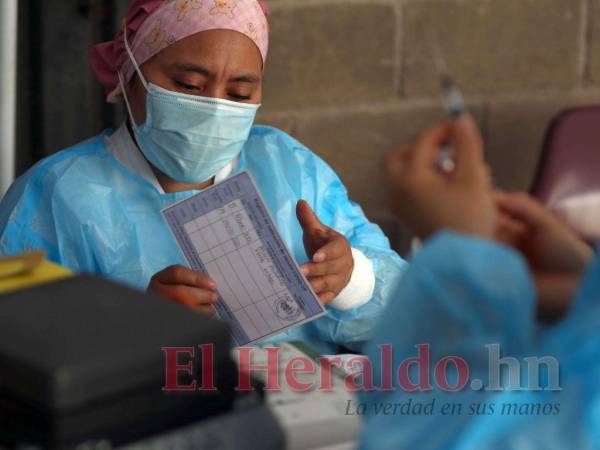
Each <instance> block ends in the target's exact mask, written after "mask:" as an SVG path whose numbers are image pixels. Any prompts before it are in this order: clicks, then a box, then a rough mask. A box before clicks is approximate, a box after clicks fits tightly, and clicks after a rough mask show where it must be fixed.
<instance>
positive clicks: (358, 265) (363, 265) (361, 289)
mask: <svg viewBox="0 0 600 450" xmlns="http://www.w3.org/2000/svg"><path fill="white" fill-rule="evenodd" d="M352 258H353V259H354V269H353V270H352V276H351V277H350V281H349V282H348V284H347V285H346V287H345V288H344V289H342V292H340V293H339V295H338V296H337V297H336V298H335V299H334V300H333V301H332V302H331V303H330V304H329V306H331V307H333V308H335V309H339V310H340V311H348V310H350V309H354V308H358V307H359V306H362V305H364V304H365V303H367V302H368V301H369V300H371V297H373V291H374V290H375V272H374V271H373V263H372V262H371V260H370V259H369V258H367V257H366V256H365V255H364V253H363V252H361V251H360V250H357V249H355V248H353V249H352Z"/></svg>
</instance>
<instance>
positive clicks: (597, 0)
mask: <svg viewBox="0 0 600 450" xmlns="http://www.w3.org/2000/svg"><path fill="white" fill-rule="evenodd" d="M588 20H589V24H590V33H589V39H590V40H589V45H590V47H589V58H590V60H589V71H590V72H589V77H590V81H592V82H593V83H600V0H591V2H590V10H589V17H588Z"/></svg>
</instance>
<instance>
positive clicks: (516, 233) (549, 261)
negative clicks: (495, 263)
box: [495, 193, 593, 320]
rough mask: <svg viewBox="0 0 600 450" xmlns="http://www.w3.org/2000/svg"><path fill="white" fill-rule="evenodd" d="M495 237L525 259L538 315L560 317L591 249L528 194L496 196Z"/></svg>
mask: <svg viewBox="0 0 600 450" xmlns="http://www.w3.org/2000/svg"><path fill="white" fill-rule="evenodd" d="M495 200H496V205H497V208H498V211H499V214H500V215H499V217H500V218H499V221H498V227H497V231H496V237H497V239H498V240H499V241H501V242H504V243H506V244H508V245H510V246H512V247H514V248H515V249H517V250H518V251H520V252H521V253H522V254H523V255H524V256H525V258H526V259H527V261H528V263H529V266H530V268H531V271H532V273H533V276H534V280H535V285H536V290H537V296H538V316H539V317H540V318H542V319H546V320H555V319H558V318H560V317H561V316H562V315H563V314H564V313H565V312H566V311H567V309H568V307H569V305H570V303H571V300H572V299H573V297H574V295H575V292H576V290H577V286H578V285H579V282H580V279H581V277H582V276H583V274H584V272H585V270H586V268H587V266H588V265H589V263H590V262H591V260H592V258H593V251H592V249H591V247H590V246H589V245H587V244H586V243H585V242H584V241H583V240H582V239H580V238H579V237H578V236H577V235H576V234H575V232H574V231H572V230H571V229H570V228H569V227H568V226H567V225H566V224H565V223H564V222H563V221H562V220H561V219H560V218H559V217H558V216H556V215H555V214H553V213H552V212H551V211H548V210H547V209H546V208H544V206H543V205H542V204H540V203H539V202H538V201H537V200H535V199H533V198H532V197H530V196H529V195H527V194H524V193H516V194H504V193H498V194H496V196H495Z"/></svg>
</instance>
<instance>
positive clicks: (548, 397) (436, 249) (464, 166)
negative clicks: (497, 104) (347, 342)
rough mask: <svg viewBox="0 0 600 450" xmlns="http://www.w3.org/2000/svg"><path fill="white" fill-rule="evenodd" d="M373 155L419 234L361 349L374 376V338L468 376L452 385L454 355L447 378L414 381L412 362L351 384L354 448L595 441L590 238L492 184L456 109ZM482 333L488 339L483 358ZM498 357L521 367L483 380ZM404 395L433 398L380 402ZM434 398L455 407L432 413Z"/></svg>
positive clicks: (599, 356)
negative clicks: (533, 363)
mask: <svg viewBox="0 0 600 450" xmlns="http://www.w3.org/2000/svg"><path fill="white" fill-rule="evenodd" d="M448 143H449V144H451V145H452V146H453V147H454V149H455V152H456V154H455V164H456V168H455V170H454V171H453V172H451V173H444V172H441V171H440V170H438V168H437V166H436V158H437V154H438V149H439V147H440V146H441V145H442V144H448ZM386 163H387V164H386V165H387V168H388V174H389V179H390V181H389V184H390V188H391V205H392V207H393V208H394V210H395V212H396V213H397V214H398V215H399V216H400V217H401V218H402V220H403V221H404V222H405V223H406V224H407V225H408V226H409V227H410V228H411V229H412V230H414V232H415V233H416V234H417V235H418V236H419V237H420V238H421V239H423V240H424V241H425V245H424V247H423V248H422V249H421V250H420V252H419V253H418V254H417V255H416V256H415V257H414V259H413V260H412V261H411V264H410V267H409V268H408V270H407V272H406V274H405V276H404V277H403V278H402V280H401V282H400V283H399V285H398V287H397V291H396V295H395V297H394V301H392V302H390V305H389V308H388V310H387V312H386V314H385V315H384V318H383V319H382V321H381V322H380V324H379V327H378V329H377V331H376V333H375V336H374V339H373V342H372V343H370V345H369V347H368V352H367V354H368V356H369V357H370V359H371V361H372V364H373V367H375V377H374V379H375V380H379V382H381V380H383V378H384V377H385V376H386V374H385V373H383V369H382V367H381V366H380V364H378V363H377V361H378V358H379V357H380V356H379V355H380V347H379V346H380V345H383V344H390V345H392V359H393V361H394V363H395V364H399V362H401V361H406V358H410V357H414V354H415V346H417V345H420V344H426V345H427V348H428V352H429V353H428V355H427V356H428V360H429V361H431V365H433V364H434V363H435V362H437V361H442V360H443V358H444V357H448V356H451V355H453V356H457V357H460V358H462V359H463V360H464V361H465V362H466V364H467V372H466V375H467V380H468V383H466V384H463V386H462V387H460V389H459V390H457V391H456V392H453V391H452V388H453V387H456V386H457V384H456V383H457V382H458V381H460V380H461V378H460V374H461V372H460V370H459V368H458V366H456V367H455V370H449V375H450V376H449V382H450V385H448V386H445V387H444V388H442V389H440V386H439V385H436V386H433V385H430V386H427V383H425V384H422V383H423V380H422V379H421V378H419V377H420V376H424V375H423V373H420V372H419V371H418V370H417V367H415V364H413V365H412V366H411V372H410V376H411V377H412V378H410V380H411V381H410V382H411V383H414V384H418V385H419V386H418V387H415V389H414V392H410V389H408V390H407V389H403V388H402V386H401V383H400V381H399V378H398V377H394V378H393V388H394V389H387V390H381V389H380V390H375V391H371V392H364V393H362V394H361V397H360V401H361V402H362V403H364V405H365V406H364V407H363V410H364V413H365V428H364V430H363V433H362V443H361V448H363V449H401V448H418V449H421V450H423V449H478V450H479V449H487V448H490V449H491V448H493V449H530V448H544V449H571V448H577V449H586V448H600V431H599V430H600V416H599V415H598V413H597V409H598V407H597V405H598V404H599V402H600V389H598V387H597V377H598V373H599V372H600V302H599V301H598V300H599V299H600V261H599V260H596V261H595V262H592V260H593V259H594V256H593V252H592V249H591V248H590V247H589V246H588V245H587V244H586V243H584V242H583V241H582V240H580V239H579V238H578V237H577V236H576V234H575V233H574V232H573V231H572V230H571V229H569V228H568V227H567V226H566V225H564V223H563V222H562V221H561V220H560V219H558V218H557V216H555V215H554V214H553V213H550V212H548V211H547V210H546V209H545V208H544V207H543V206H541V205H540V204H539V203H538V202H537V201H535V200H534V199H532V198H531V197H529V196H528V195H527V194H522V193H517V194H511V193H500V194H498V193H494V192H492V190H491V189H490V187H489V183H488V181H487V174H486V172H487V170H486V167H485V163H484V161H483V144H482V139H481V137H480V134H479V132H478V130H477V128H476V125H475V124H474V122H473V120H472V119H471V118H470V117H462V118H459V119H457V120H453V121H450V122H447V123H444V124H441V125H439V126H437V127H435V128H433V129H430V130H428V131H426V132H425V133H424V134H423V135H422V136H421V138H420V139H419V140H418V141H417V142H416V143H415V144H414V145H413V146H412V147H410V148H408V149H406V150H403V151H398V152H395V153H393V154H391V155H390V156H389V158H388V159H387V161H386ZM575 285H578V288H577V289H576V290H575V289H574V288H573V286H575ZM556 286H558V287H559V288H557V289H556V290H557V291H558V295H555V294H554V293H553V292H552V291H553V290H554V289H555V287H556ZM566 294H573V297H572V298H573V300H572V301H571V302H568V304H566V303H564V302H563V301H562V300H560V302H559V303H560V304H559V305H558V307H557V303H556V301H557V300H556V299H557V297H558V298H561V297H563V296H564V295H566ZM548 312H550V313H551V314H552V315H554V316H555V318H557V317H558V316H560V315H561V314H562V318H561V320H560V321H558V322H556V323H554V324H552V325H545V324H543V323H541V322H540V321H539V320H538V316H539V315H540V313H541V315H545V314H546V313H548ZM398 330H402V332H401V333H400V332H399V331H398ZM491 345H497V348H498V349H500V351H501V354H496V355H495V359H494V357H492V355H491V353H490V352H491V350H490V348H489V346H491ZM486 346H488V347H486ZM500 356H502V357H505V356H510V357H511V358H521V359H520V362H521V363H522V365H520V366H518V374H519V375H520V376H517V374H516V373H513V370H508V371H504V372H502V374H501V375H500V376H499V378H498V379H496V380H495V382H497V383H499V384H498V386H500V388H499V389H496V387H498V386H492V385H490V384H489V383H488V384H487V385H486V382H485V381H486V380H488V381H489V380H490V379H491V378H490V377H491V375H490V370H491V366H492V365H493V362H494V361H495V362H496V363H498V364H499V365H506V366H509V365H510V364H508V362H507V361H506V360H503V361H504V362H503V363H501V364H500V360H499V359H498V358H499V357H500ZM526 357H551V358H555V361H557V364H559V365H560V369H559V372H556V373H554V372H553V375H555V376H557V377H558V375H559V379H558V380H557V379H553V378H552V377H551V373H550V369H549V367H550V366H548V371H545V370H540V372H539V373H538V372H537V370H535V368H529V366H528V365H527V360H525V359H524V358H526ZM517 361H519V360H518V359H517ZM543 361H547V360H543ZM450 366H451V367H453V366H452V364H450ZM393 367H394V368H395V367H397V366H393ZM446 368H447V366H446ZM505 368H508V367H505ZM428 369H429V368H428ZM463 369H464V368H463ZM499 370H500V369H499ZM425 375H428V374H425ZM462 375H463V376H464V375H465V372H464V370H463V371H462ZM426 381H427V380H426ZM507 381H508V382H509V383H508V386H507V385H506V384H505V383H506V382H507ZM406 382H407V380H406V379H405V380H404V383H405V384H406ZM428 382H429V381H428ZM500 382H502V383H503V384H500ZM453 383H454V384H453ZM492 384H493V383H492ZM555 384H556V385H555ZM409 386H410V385H409ZM501 386H504V388H502V387H501ZM405 387H406V386H405ZM409 400H410V401H412V402H418V403H421V404H430V402H432V401H433V402H434V403H433V405H435V410H432V411H431V413H430V414H428V413H422V412H421V413H415V414H410V413H409V414H405V415H398V414H385V413H383V407H384V406H385V404H392V405H405V404H406V403H407V402H408V401H409ZM444 404H452V405H462V406H461V407H460V412H455V411H454V410H453V411H452V413H448V412H447V411H446V414H444V413H443V409H442V408H443V405H444ZM377 405H379V408H380V409H379V410H377ZM505 405H508V406H505ZM548 405H550V408H549V409H547V406H548ZM457 408H458V407H457ZM432 409H433V408H432ZM505 409H506V410H505ZM378 411H379V412H378Z"/></svg>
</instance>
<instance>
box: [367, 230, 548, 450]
mask: <svg viewBox="0 0 600 450" xmlns="http://www.w3.org/2000/svg"><path fill="white" fill-rule="evenodd" d="M534 310H535V308H534V287H533V285H532V281H531V277H530V274H529V273H528V269H527V267H526V264H525V262H524V261H523V260H522V259H521V258H520V256H519V255H517V253H515V252H513V251H512V250H510V249H508V248H505V247H503V246H500V245H497V244H495V243H492V242H490V241H484V240H479V239H475V238H471V237H466V236H462V235H459V234H455V233H450V232H442V233H439V234H438V235H436V236H434V237H433V238H432V239H431V240H430V241H429V242H428V243H427V244H426V245H425V246H424V247H423V249H422V250H421V251H420V252H419V253H418V254H417V255H416V257H415V258H414V260H413V261H412V262H411V265H410V268H409V269H408V270H407V272H406V274H405V276H404V277H403V279H402V281H401V283H400V284H399V285H398V286H397V289H396V292H395V295H393V296H392V299H391V301H390V305H389V307H388V309H387V311H386V314H385V315H384V317H383V320H382V321H381V322H380V323H379V325H378V327H377V332H376V333H375V336H374V339H373V341H372V342H371V343H370V344H369V346H368V351H367V355H368V356H369V358H370V361H371V364H372V366H373V367H374V375H375V376H374V380H375V386H381V381H382V380H383V376H384V371H385V370H387V369H385V367H387V366H385V364H384V365H383V366H382V359H381V357H380V354H381V350H380V349H381V346H387V345H389V346H391V353H392V355H393V358H392V361H393V363H392V364H391V367H392V368H393V369H394V370H395V369H396V368H397V367H399V365H400V363H401V362H402V361H405V360H406V359H407V358H410V357H415V355H417V353H418V352H417V348H416V346H423V345H424V346H426V348H427V350H428V352H429V357H428V358H427V360H428V361H429V370H427V369H426V368H425V369H423V370H424V371H425V372H426V375H427V376H428V377H429V378H428V383H430V387H431V389H428V386H427V383H425V384H422V385H421V386H420V387H422V388H423V390H421V389H420V388H419V389H418V391H417V392H410V389H407V388H410V385H408V384H406V383H405V384H401V383H402V382H401V380H400V379H399V377H395V376H394V377H393V390H388V391H383V390H372V391H370V392H366V391H365V392H362V393H361V394H360V396H359V399H360V402H361V403H364V404H365V405H366V410H365V411H366V413H365V428H364V431H363V434H362V443H361V448H362V449H381V448H420V449H442V448H444V449H451V448H483V447H482V446H479V447H478V446H473V447H471V446H466V447H465V446H463V444H464V443H465V442H466V441H465V440H468V439H475V440H478V439H479V438H480V437H481V432H482V431H485V429H484V428H481V427H478V421H481V420H483V419H481V418H480V417H479V416H477V417H474V415H471V414H470V412H471V408H474V407H476V408H480V410H483V409H485V408H488V409H487V410H486V411H485V413H486V414H489V404H490V402H491V399H493V398H495V397H494V396H495V395H497V393H495V392H488V391H486V389H482V390H475V389H472V388H471V385H470V382H472V380H474V379H478V380H481V381H483V384H484V387H485V386H489V384H488V381H489V379H488V372H489V371H488V357H489V353H488V350H489V349H488V347H486V346H489V345H497V346H498V347H497V348H498V349H499V351H500V353H501V355H500V356H504V355H522V354H524V353H526V352H527V351H528V350H529V349H530V348H532V345H533V341H534V337H535V335H536V327H535V317H534V313H535V311H534ZM448 356H457V357H459V358H462V360H463V361H465V363H466V364H467V366H468V377H469V378H468V380H469V382H468V383H466V384H465V386H464V388H463V389H461V390H460V391H458V392H452V391H450V390H449V389H453V388H456V387H457V386H460V383H461V382H462V381H461V380H464V378H462V379H461V378H460V377H459V375H458V371H457V370H452V368H453V367H454V366H453V364H450V370H448V372H446V373H447V374H448V375H447V378H445V379H444V380H445V381H444V380H442V381H443V382H444V383H447V384H445V385H444V384H442V385H441V387H440V385H439V384H436V383H437V382H438V378H437V377H436V376H432V374H434V373H435V372H434V367H436V366H437V363H438V362H440V361H442V358H444V357H448ZM409 373H410V379H411V380H413V382H416V381H414V380H420V378H419V371H418V366H417V365H412V366H410V372H409ZM409 401H410V402H412V403H419V404H421V405H422V406H423V408H424V406H426V405H432V406H431V409H430V411H431V412H432V413H431V414H426V410H424V409H423V410H422V411H421V412H418V411H417V412H415V410H414V409H413V410H409V411H408V412H407V414H406V415H400V413H398V414H376V413H374V412H373V409H372V408H373V405H377V404H388V403H391V404H393V405H396V404H398V405H400V404H406V402H409ZM521 401H522V400H521ZM445 404H457V405H460V407H457V408H456V409H455V410H450V409H448V410H447V411H446V412H447V413H448V414H447V415H444V414H443V409H442V408H443V406H444V405H445ZM486 404H487V406H476V405H486ZM473 405H475V406H473ZM413 407H414V406H413ZM458 409H460V411H458ZM400 411H402V409H400ZM482 414H483V413H482ZM486 414H483V415H482V416H481V417H483V418H484V419H485V418H486V417H487V416H486ZM491 417H492V418H493V419H494V420H495V421H496V422H494V426H493V427H491V428H492V429H498V427H499V423H502V421H501V419H503V418H498V416H494V415H492V416H491ZM498 422H499V423H498ZM471 432H474V433H471ZM477 433H479V434H477ZM467 435H469V436H470V437H467Z"/></svg>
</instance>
